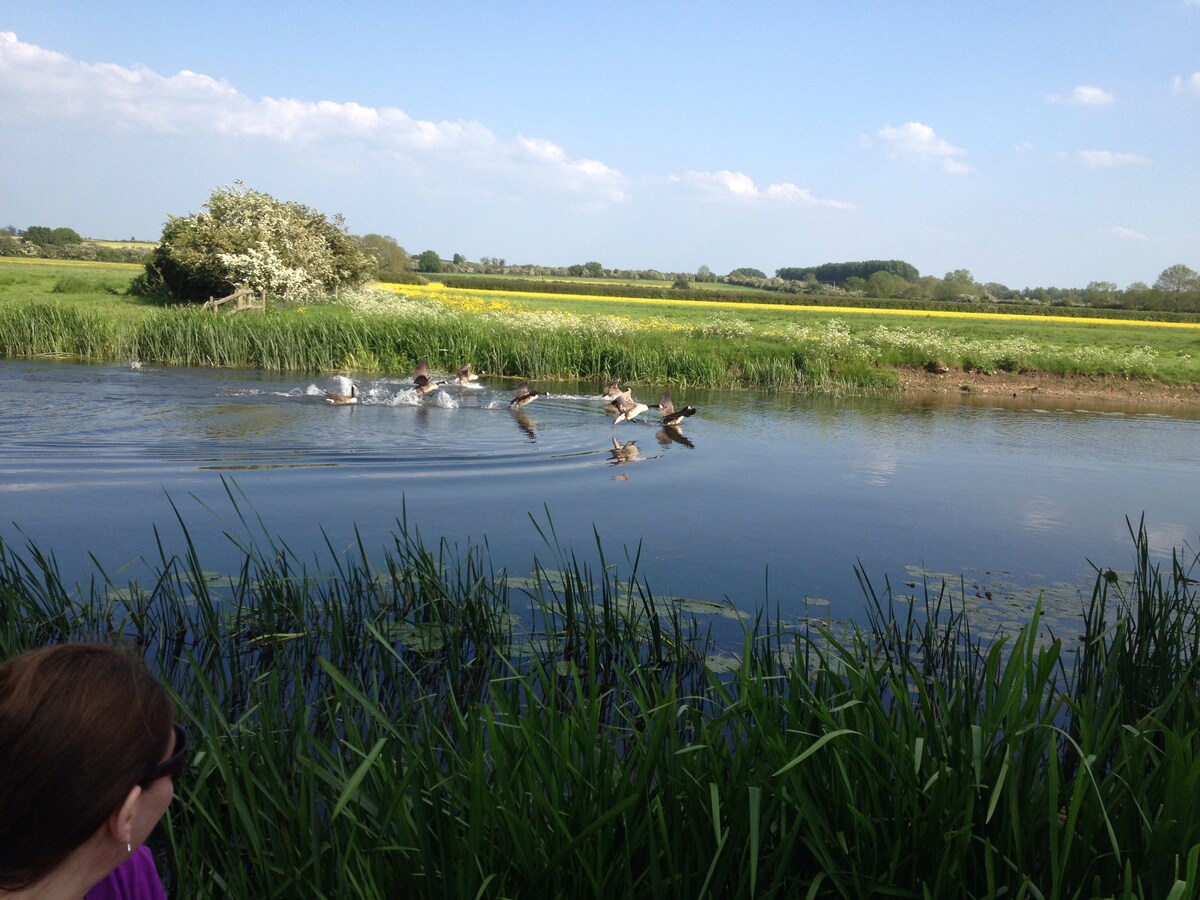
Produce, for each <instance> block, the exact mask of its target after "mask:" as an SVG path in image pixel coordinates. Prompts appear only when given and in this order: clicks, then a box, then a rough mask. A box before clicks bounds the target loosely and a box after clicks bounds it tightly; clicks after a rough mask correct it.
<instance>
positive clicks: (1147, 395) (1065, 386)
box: [896, 366, 1200, 414]
mask: <svg viewBox="0 0 1200 900" xmlns="http://www.w3.org/2000/svg"><path fill="white" fill-rule="evenodd" d="M896 372H897V379H898V382H899V384H900V388H901V391H902V392H903V393H904V395H905V396H909V397H921V396H937V397H949V396H960V397H962V396H967V397H972V396H976V397H987V398H990V399H999V398H1008V399H1014V398H1016V399H1022V398H1024V399H1039V398H1050V399H1053V400H1056V401H1074V402H1078V403H1081V404H1086V405H1092V404H1095V405H1097V406H1102V407H1108V406H1111V405H1119V406H1135V407H1143V406H1144V407H1146V408H1147V409H1148V410H1150V409H1159V408H1162V409H1172V410H1184V409H1186V410H1192V411H1195V412H1196V413H1198V414H1200V385H1196V384H1166V383H1164V382H1161V381H1153V380H1151V379H1145V378H1124V377H1121V376H1117V375H1062V374H1057V373H1053V372H1003V371H1001V372H992V373H984V372H979V371H974V372H964V371H961V370H951V371H948V372H944V373H939V372H930V371H927V370H925V369H923V368H918V367H913V366H902V367H899V368H897V370H896Z"/></svg>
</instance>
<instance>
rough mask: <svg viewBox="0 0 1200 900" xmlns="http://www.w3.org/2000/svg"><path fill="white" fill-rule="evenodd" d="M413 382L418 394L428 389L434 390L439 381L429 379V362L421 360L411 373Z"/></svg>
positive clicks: (427, 391)
mask: <svg viewBox="0 0 1200 900" xmlns="http://www.w3.org/2000/svg"><path fill="white" fill-rule="evenodd" d="M412 380H413V384H414V385H415V386H416V389H417V393H418V394H428V393H429V392H430V391H436V390H437V388H438V385H439V384H441V382H439V381H431V380H430V379H429V363H428V362H426V361H425V360H421V361H420V362H419V363H417V365H416V368H414V369H413V373H412Z"/></svg>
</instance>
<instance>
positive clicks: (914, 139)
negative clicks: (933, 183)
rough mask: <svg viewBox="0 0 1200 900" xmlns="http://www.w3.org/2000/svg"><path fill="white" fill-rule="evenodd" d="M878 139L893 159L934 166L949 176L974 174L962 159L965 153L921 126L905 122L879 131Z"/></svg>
mask: <svg viewBox="0 0 1200 900" xmlns="http://www.w3.org/2000/svg"><path fill="white" fill-rule="evenodd" d="M879 137H880V138H881V139H882V141H883V143H884V146H885V147H886V148H887V152H888V155H889V156H891V157H892V158H893V159H901V160H907V161H910V162H919V163H933V164H936V165H937V166H938V167H940V168H941V170H942V171H943V172H946V173H948V174H950V175H966V174H968V173H970V172H974V171H975V169H974V168H972V167H971V166H970V165H968V164H967V163H965V162H963V161H962V159H961V157H963V156H965V155H966V152H967V151H966V150H963V149H962V148H961V147H955V146H954V145H953V144H951V143H950V142H949V141H946V140H943V139H942V138H940V137H938V136H937V134H935V133H934V130H933V129H932V128H930V127H929V126H928V125H923V124H921V123H920V122H906V123H905V124H904V125H902V126H900V127H899V128H893V127H892V126H891V125H888V126H887V127H885V128H881V129H880V130H879Z"/></svg>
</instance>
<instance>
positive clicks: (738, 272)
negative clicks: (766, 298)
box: [729, 266, 767, 278]
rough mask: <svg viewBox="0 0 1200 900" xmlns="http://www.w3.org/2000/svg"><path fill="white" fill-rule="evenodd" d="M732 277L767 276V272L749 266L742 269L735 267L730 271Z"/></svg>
mask: <svg viewBox="0 0 1200 900" xmlns="http://www.w3.org/2000/svg"><path fill="white" fill-rule="evenodd" d="M729 277H730V278H766V277H767V273H766V272H764V271H763V270H762V269H752V268H750V267H749V266H743V267H742V268H740V269H734V270H733V271H732V272H730V273H729Z"/></svg>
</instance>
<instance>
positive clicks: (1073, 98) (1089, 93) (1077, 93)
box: [1046, 84, 1117, 106]
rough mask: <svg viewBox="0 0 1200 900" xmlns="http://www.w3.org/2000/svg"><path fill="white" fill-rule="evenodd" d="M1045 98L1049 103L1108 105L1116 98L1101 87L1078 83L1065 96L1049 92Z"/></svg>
mask: <svg viewBox="0 0 1200 900" xmlns="http://www.w3.org/2000/svg"><path fill="white" fill-rule="evenodd" d="M1046 99H1047V100H1049V101H1050V102H1051V103H1065V104H1067V105H1069V106H1108V105H1110V104H1112V103H1115V102H1116V100H1117V98H1116V97H1114V96H1113V95H1112V94H1110V93H1109V92H1108V91H1106V90H1104V89H1103V88H1098V87H1093V86H1091V85H1087V84H1081V85H1079V87H1077V88H1075V89H1074V90H1072V91H1071V93H1070V94H1067V95H1066V96H1065V97H1064V96H1063V95H1062V94H1050V95H1049V96H1048V97H1047V98H1046Z"/></svg>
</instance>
